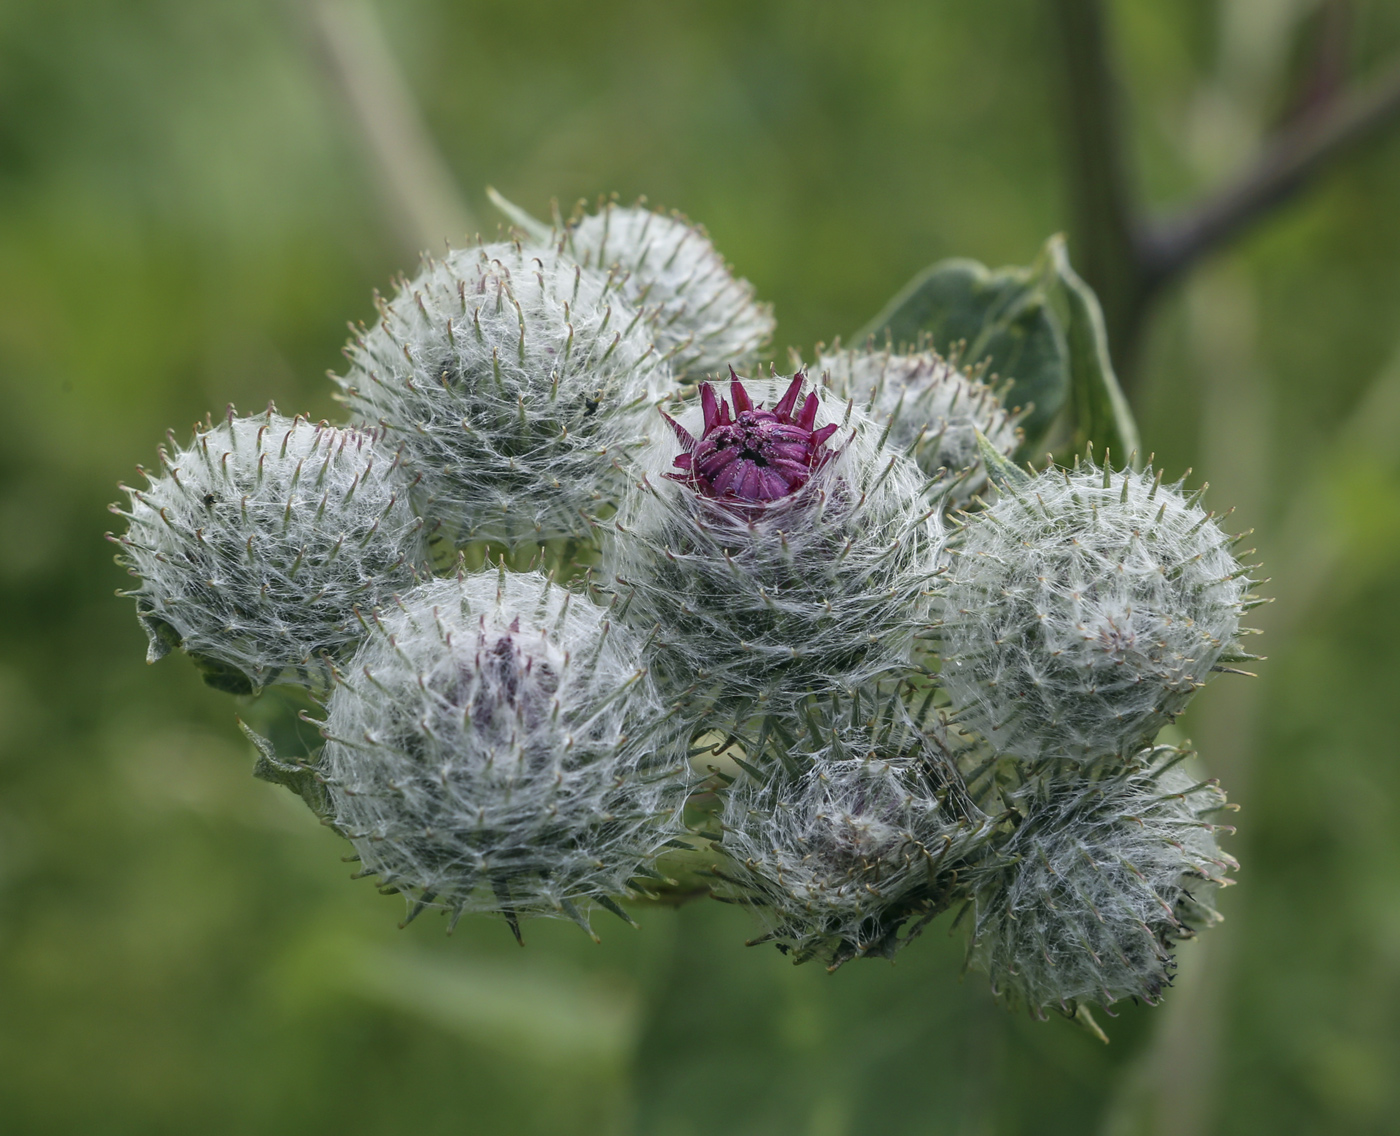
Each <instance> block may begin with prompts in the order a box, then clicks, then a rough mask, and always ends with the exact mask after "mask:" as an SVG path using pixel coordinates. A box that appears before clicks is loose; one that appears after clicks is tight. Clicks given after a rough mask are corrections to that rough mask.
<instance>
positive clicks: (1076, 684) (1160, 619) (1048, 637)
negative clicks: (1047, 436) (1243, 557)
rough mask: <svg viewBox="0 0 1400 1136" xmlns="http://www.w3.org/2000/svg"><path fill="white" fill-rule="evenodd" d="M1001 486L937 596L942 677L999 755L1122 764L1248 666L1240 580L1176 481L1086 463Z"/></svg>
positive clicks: (959, 547)
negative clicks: (1204, 693) (1210, 681)
mask: <svg viewBox="0 0 1400 1136" xmlns="http://www.w3.org/2000/svg"><path fill="white" fill-rule="evenodd" d="M1003 464H1004V463H1003ZM1007 468H1008V469H1009V468H1010V467H1007ZM1001 488H1002V492H1001V496H1000V498H999V499H998V501H997V503H996V504H995V505H993V506H991V507H990V508H987V509H985V510H983V511H981V512H979V513H974V514H971V515H970V516H968V517H967V519H966V522H965V524H964V525H963V527H962V529H961V531H960V532H958V533H957V534H956V536H955V537H954V539H953V540H952V542H951V548H950V551H951V552H952V562H951V567H950V568H949V571H948V577H947V582H946V584H945V585H944V586H943V587H942V589H941V609H942V610H941V616H942V647H943V662H942V680H941V681H942V683H943V685H944V687H945V688H946V689H947V692H948V696H949V697H950V698H951V700H952V703H953V705H954V707H956V708H957V709H958V711H959V718H960V721H962V722H964V723H966V724H967V725H969V726H971V727H973V728H975V729H976V730H978V731H980V732H981V733H982V734H984V735H985V736H986V738H987V740H988V741H989V742H991V743H992V745H993V746H994V747H996V748H997V749H999V750H1001V751H1003V752H1005V753H1008V754H1013V755H1016V756H1018V757H1021V758H1024V759H1027V760H1037V759H1040V758H1043V757H1057V758H1069V759H1076V760H1085V759H1090V758H1095V757H1099V756H1103V755H1106V754H1125V755H1126V754H1130V753H1132V752H1133V751H1135V750H1136V749H1138V748H1140V747H1141V746H1143V745H1145V744H1148V743H1150V742H1151V740H1152V739H1153V737H1154V736H1155V735H1156V732H1157V730H1158V729H1160V728H1161V727H1162V726H1163V725H1165V724H1166V723H1168V722H1170V721H1171V720H1172V719H1174V718H1175V717H1176V715H1177V714H1179V713H1180V712H1181V711H1182V710H1183V709H1184V708H1185V706H1186V704H1187V702H1189V701H1190V699H1191V697H1192V695H1194V694H1195V692H1196V691H1197V690H1198V689H1199V688H1200V686H1201V685H1202V684H1203V683H1204V682H1205V680H1206V679H1207V678H1208V677H1209V676H1210V673H1211V671H1212V670H1215V669H1219V668H1220V666H1221V665H1222V664H1223V663H1225V662H1228V661H1231V660H1234V659H1237V658H1242V657H1247V656H1243V655H1242V653H1241V652H1240V651H1239V648H1238V645H1237V641H1238V636H1239V635H1240V633H1241V628H1240V622H1239V621H1240V617H1241V615H1242V614H1243V612H1244V611H1245V609H1246V608H1247V607H1248V606H1250V605H1251V604H1252V603H1253V602H1254V601H1253V600H1252V599H1251V597H1250V595H1249V589H1250V585H1251V581H1250V579H1249V577H1248V574H1247V570H1246V569H1245V568H1244V567H1243V566H1241V564H1240V563H1239V562H1238V561H1237V560H1236V559H1235V557H1234V555H1233V553H1232V552H1231V546H1232V543H1233V541H1232V539H1231V538H1230V537H1228V536H1226V535H1225V534H1224V533H1223V532H1222V531H1221V529H1220V526H1219V525H1218V524H1217V523H1216V522H1215V520H1214V519H1213V516H1212V515H1211V514H1208V513H1206V512H1205V511H1204V510H1203V509H1202V508H1201V507H1200V506H1199V505H1198V504H1197V503H1196V500H1195V499H1194V498H1189V499H1188V498H1187V497H1186V496H1184V495H1183V493H1182V492H1181V487H1180V484H1179V483H1178V484H1177V485H1163V484H1162V483H1161V476H1160V474H1159V475H1157V476H1155V477H1154V476H1153V475H1152V473H1151V472H1150V471H1149V472H1146V473H1135V472H1133V471H1132V470H1123V471H1121V472H1119V473H1113V472H1111V470H1109V469H1108V468H1102V469H1100V468H1099V467H1097V466H1095V465H1093V464H1092V463H1087V464H1084V465H1077V466H1076V468H1075V469H1073V470H1059V469H1051V470H1046V471H1045V472H1044V473H1041V474H1039V475H1037V476H1035V477H1027V476H1026V475H1025V474H1024V473H1019V474H1017V473H1016V472H1015V471H1014V470H1012V471H1011V473H1009V474H1008V475H1007V476H1006V479H1005V480H1004V481H1003V483H1002V487H1001Z"/></svg>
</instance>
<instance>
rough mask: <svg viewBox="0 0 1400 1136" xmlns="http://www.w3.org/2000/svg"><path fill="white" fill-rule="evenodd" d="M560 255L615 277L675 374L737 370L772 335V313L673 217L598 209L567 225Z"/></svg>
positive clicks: (704, 239)
mask: <svg viewBox="0 0 1400 1136" xmlns="http://www.w3.org/2000/svg"><path fill="white" fill-rule="evenodd" d="M564 249H565V251H567V252H568V253H569V254H570V255H572V256H573V257H574V258H575V259H577V260H578V261H580V262H581V263H582V264H585V265H589V266H592V267H594V268H599V269H611V268H613V267H616V268H618V269H620V270H621V271H622V272H623V273H624V274H625V278H624V280H623V282H622V288H623V290H624V291H625V293H626V294H627V297H628V299H630V300H631V301H632V302H633V303H634V304H636V305H637V306H638V307H641V308H643V309H644V310H645V311H646V313H647V318H648V320H649V322H650V324H651V328H652V334H653V336H654V337H655V339H656V344H657V347H658V348H659V349H660V350H661V352H662V354H663V355H664V356H665V357H666V358H667V359H669V360H670V361H671V362H672V364H673V365H674V367H675V369H676V371H677V372H678V373H680V374H690V375H703V374H707V373H710V372H715V371H722V370H723V369H724V368H725V367H726V366H730V365H732V366H734V367H735V368H737V369H742V368H744V367H745V366H747V365H749V364H750V363H753V362H754V361H756V360H757V358H758V353H759V351H760V350H761V349H762V348H763V347H764V345H766V344H767V342H768V340H769V339H770V338H771V337H772V335H773V328H774V321H773V312H772V309H771V308H770V307H769V306H768V305H767V304H760V303H758V302H757V301H756V300H755V299H754V290H753V285H752V284H750V283H749V282H748V281H747V280H742V279H739V278H737V277H736V276H735V275H734V273H733V271H732V270H731V269H730V267H729V265H728V264H726V263H725V261H724V258H723V257H722V256H720V254H719V253H718V252H717V251H716V250H715V246H714V245H713V244H712V243H711V242H710V238H709V236H708V235H707V234H706V233H705V230H704V229H702V228H701V227H700V226H699V225H695V224H692V223H691V222H690V221H688V220H686V219H685V218H683V217H681V216H680V215H679V214H666V213H656V212H653V211H652V210H649V209H642V208H637V207H625V206H619V205H615V204H608V205H605V206H604V207H603V208H602V209H601V210H600V211H599V212H597V213H592V214H585V215H584V216H583V217H580V218H579V219H577V220H575V221H573V222H571V223H570V224H569V226H568V228H567V229H566V230H565V233H564Z"/></svg>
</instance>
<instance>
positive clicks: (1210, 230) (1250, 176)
mask: <svg viewBox="0 0 1400 1136" xmlns="http://www.w3.org/2000/svg"><path fill="white" fill-rule="evenodd" d="M1398 116H1400V64H1397V65H1395V66H1392V67H1391V69H1390V70H1389V71H1388V72H1387V73H1386V74H1385V75H1384V76H1382V77H1381V78H1380V79H1377V80H1375V81H1373V82H1372V83H1371V84H1370V85H1369V86H1367V87H1366V88H1365V89H1363V90H1357V91H1352V92H1349V93H1347V94H1344V95H1340V96H1338V97H1336V98H1334V99H1332V100H1329V102H1328V103H1327V104H1325V105H1324V106H1323V107H1322V108H1321V109H1320V110H1318V111H1315V112H1314V113H1312V114H1308V115H1306V116H1304V117H1303V118H1301V119H1299V120H1298V121H1297V122H1295V123H1294V124H1293V125H1291V126H1289V127H1287V128H1285V129H1283V130H1282V131H1280V132H1279V133H1277V134H1275V135H1274V137H1273V138H1271V139H1270V140H1269V141H1268V142H1267V143H1265V145H1264V148H1263V150H1262V151H1261V152H1260V154H1259V157H1258V158H1257V159H1256V160H1255V161H1254V163H1253V164H1252V165H1251V166H1250V168H1249V169H1247V170H1246V171H1245V172H1244V173H1243V174H1241V175H1240V176H1239V177H1238V178H1236V179H1235V181H1234V182H1232V183H1231V184H1229V185H1226V186H1224V187H1223V188H1221V189H1219V190H1217V191H1216V192H1214V193H1212V194H1210V195H1209V196H1208V197H1206V199H1205V200H1203V201H1201V202H1200V203H1198V204H1196V205H1194V206H1191V207H1190V208H1188V209H1186V210H1185V211H1183V212H1182V213H1180V214H1178V215H1177V216H1175V217H1172V218H1168V219H1165V220H1162V221H1158V222H1157V223H1155V224H1154V225H1152V226H1151V227H1150V228H1149V229H1148V230H1147V231H1146V233H1145V234H1144V237H1145V239H1144V241H1143V244H1142V247H1141V249H1140V250H1139V254H1140V256H1141V259H1142V269H1143V271H1144V272H1145V273H1146V275H1147V279H1148V285H1149V291H1151V290H1154V289H1155V288H1157V287H1159V286H1160V285H1161V284H1163V283H1165V282H1166V281H1168V280H1170V279H1171V278H1172V277H1173V276H1176V275H1178V274H1179V273H1181V272H1182V271H1184V270H1185V269H1187V268H1189V267H1190V266H1191V265H1192V264H1194V263H1195V262H1196V261H1198V260H1200V259H1201V257H1203V256H1205V255H1206V254H1208V253H1210V252H1213V251H1214V250H1215V249H1217V248H1219V247H1220V246H1221V245H1223V244H1225V243H1226V242H1227V241H1229V240H1231V239H1233V238H1234V237H1236V236H1238V235H1239V234H1240V233H1241V232H1243V231H1244V230H1245V229H1247V228H1248V227H1249V226H1250V225H1252V224H1254V223H1255V222H1257V221H1258V220H1260V219H1261V218H1262V217H1264V216H1265V215H1266V214H1267V213H1268V212H1269V211H1270V210H1272V209H1274V208H1276V207H1278V206H1279V205H1281V204H1283V203H1284V202H1285V201H1287V200H1288V199H1289V198H1291V197H1292V196H1293V195H1294V194H1295V193H1297V192H1298V191H1299V190H1300V189H1302V188H1303V187H1304V186H1306V185H1307V184H1308V183H1309V182H1310V181H1312V180H1313V179H1314V178H1315V177H1316V176H1317V175H1319V174H1320V173H1322V172H1324V171H1325V170H1326V169H1328V168H1329V167H1330V166H1331V165H1332V164H1333V163H1334V162H1335V161H1336V160H1337V159H1338V158H1340V157H1341V156H1342V155H1343V154H1345V153H1346V152H1347V151H1349V150H1352V149H1354V148H1355V147H1357V146H1359V145H1360V144H1361V143H1363V142H1366V141H1367V140H1369V139H1370V138H1371V137H1373V136H1374V135H1376V134H1378V133H1380V132H1381V131H1382V130H1384V129H1385V128H1387V127H1389V126H1390V125H1391V124H1392V123H1393V122H1394V121H1395V120H1396V118H1397V117H1398Z"/></svg>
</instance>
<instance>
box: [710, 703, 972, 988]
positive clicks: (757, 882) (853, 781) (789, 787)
mask: <svg viewBox="0 0 1400 1136" xmlns="http://www.w3.org/2000/svg"><path fill="white" fill-rule="evenodd" d="M805 709H806V713H805V715H804V720H803V725H802V727H801V728H800V729H799V731H798V733H797V734H796V736H794V737H790V738H785V739H782V740H781V741H780V740H779V738H778V737H775V736H772V735H770V736H769V738H768V739H767V741H768V743H769V744H767V745H765V743H764V741H763V740H762V739H760V740H758V741H757V742H756V743H755V742H754V741H752V740H751V739H745V741H744V745H745V752H746V753H747V754H748V756H747V757H746V758H743V759H739V761H738V764H739V765H740V767H741V772H740V773H739V775H738V776H737V777H736V779H735V780H734V782H733V783H732V784H731V785H730V786H729V787H728V789H727V792H726V794H725V802H724V807H723V810H722V811H721V813H720V814H719V817H718V823H719V826H720V829H721V831H720V833H719V834H718V836H717V837H716V838H715V839H714V848H715V850H716V852H717V853H722V855H723V859H722V860H720V861H719V862H718V863H717V864H716V866H715V867H714V869H713V870H714V873H715V875H716V877H717V878H718V879H719V880H720V881H721V882H720V884H719V886H718V887H717V889H716V894H717V895H719V896H720V897H721V898H725V899H728V900H730V901H731V902H739V903H744V904H747V905H749V906H751V907H753V909H754V911H755V912H756V913H757V915H758V916H759V918H760V919H761V920H762V921H763V922H764V923H765V924H766V925H767V930H766V933H765V934H764V935H763V936H762V937H761V938H760V939H758V940H755V941H756V942H768V941H772V942H775V943H776V944H777V945H778V946H779V948H780V949H782V950H784V951H787V952H791V954H792V956H793V960H794V961H795V962H802V961H804V960H806V959H809V958H812V957H816V956H821V957H823V958H825V959H826V961H827V962H828V964H829V965H830V966H831V967H832V969H835V968H836V967H838V966H840V965H841V964H842V963H844V962H846V961H847V960H849V959H852V958H856V957H860V956H884V957H892V956H893V955H894V953H895V952H896V951H897V950H899V949H900V948H901V947H902V946H904V945H905V944H906V943H907V942H909V940H910V939H911V938H912V937H913V936H914V935H916V934H917V933H918V931H919V930H920V929H922V927H923V926H924V925H925V924H926V923H928V922H929V920H931V919H933V918H934V917H935V916H937V915H938V914H939V913H941V912H942V911H943V910H945V909H946V908H947V907H948V905H949V904H950V903H952V902H953V901H954V900H960V899H961V898H963V893H962V892H961V891H960V889H959V872H958V869H959V868H960V867H961V866H962V865H963V863H964V860H965V858H966V857H967V856H968V855H969V854H970V853H971V852H972V851H973V850H974V849H976V848H977V847H978V846H979V845H980V844H982V843H983V842H984V841H985V840H986V838H987V836H988V833H989V832H990V829H991V824H990V822H989V820H988V818H986V817H985V816H983V814H982V813H981V812H980V810H978V809H977V807H976V806H975V805H974V804H973V803H972V802H971V801H970V800H969V799H968V797H967V795H966V793H965V792H964V791H963V788H962V784H961V781H960V779H959V777H958V774H957V771H956V769H955V767H954V765H953V764H952V762H951V761H950V759H949V756H948V754H947V753H946V752H945V751H944V750H942V749H941V748H940V747H939V746H938V745H936V744H934V742H933V741H932V740H931V739H929V738H928V737H926V736H924V735H923V734H921V733H920V732H919V731H917V730H914V729H913V728H912V727H911V726H910V724H909V722H908V721H907V719H906V718H905V716H904V715H903V714H902V712H900V711H899V709H898V702H897V700H894V701H890V702H887V703H886V705H885V707H884V708H883V709H881V710H875V709H873V708H872V703H871V702H870V701H868V700H867V701H866V702H865V703H864V712H862V702H861V700H860V699H859V698H858V697H857V698H853V699H847V700H835V701H834V702H833V703H831V704H829V705H824V706H820V707H819V706H816V705H809V706H808V707H806V708H805ZM902 930H903V931H904V934H903V935H901V933H900V932H901V931H902Z"/></svg>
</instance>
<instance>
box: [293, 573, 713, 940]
mask: <svg viewBox="0 0 1400 1136" xmlns="http://www.w3.org/2000/svg"><path fill="white" fill-rule="evenodd" d="M324 733H325V737H326V745H325V749H324V751H323V754H322V756H321V759H320V761H319V763H318V764H317V766H316V771H317V773H318V774H319V776H320V777H321V778H322V779H323V780H324V783H325V793H326V805H325V809H326V812H327V814H328V816H329V817H330V819H331V820H332V821H333V823H334V824H335V826H336V827H337V828H338V829H339V830H340V831H341V832H343V833H344V834H345V835H346V836H347V837H349V839H350V840H351V841H352V842H353V843H354V845H355V849H356V851H357V852H358V853H359V855H360V859H361V860H362V861H363V863H364V871H365V873H376V874H378V876H379V878H380V882H381V885H383V886H386V887H390V888H394V889H397V890H399V891H402V892H405V893H406V894H408V895H410V896H412V897H415V898H416V899H417V900H418V901H420V902H421V903H423V904H434V905H437V906H441V907H445V908H447V909H449V910H451V911H452V912H454V913H455V914H460V913H462V912H463V911H493V912H496V913H499V914H501V915H503V916H505V917H506V918H507V919H510V920H512V921H513V920H514V919H515V918H516V917H517V916H521V915H562V916H567V917H569V918H573V919H576V920H579V921H582V920H583V918H584V912H585V911H586V909H587V907H588V905H590V904H592V903H598V904H601V905H603V906H605V907H608V908H609V909H613V910H615V909H616V905H615V902H614V900H615V899H616V898H621V897H623V896H626V895H628V894H629V889H630V887H631V885H632V882H633V881H634V880H636V879H637V878H638V877H642V876H646V875H648V874H654V873H651V870H650V868H649V862H650V860H651V859H652V857H653V856H654V855H655V853H656V852H657V851H658V849H659V848H660V847H661V846H662V845H663V844H664V843H665V842H666V841H667V840H668V839H669V838H670V837H671V836H672V835H673V834H674V831H673V830H674V829H675V828H676V827H677V823H678V822H677V821H676V816H677V813H678V810H679V807H680V804H681V798H682V796H683V794H684V790H685V787H686V781H687V777H688V773H687V767H686V765H685V749H684V746H680V745H676V744H674V742H673V741H668V740H667V739H668V736H669V735H668V733H667V724H666V717H665V708H664V706H663V705H662V703H661V701H660V699H659V697H658V696H657V693H656V690H655V688H654V687H653V685H652V683H651V681H650V680H649V679H648V677H647V676H646V674H645V672H644V670H643V669H642V665H641V644H640V642H639V641H638V639H637V638H636V637H635V636H633V635H632V634H631V633H630V632H628V631H627V630H626V629H624V628H620V627H615V626H613V625H612V624H611V623H610V622H609V620H608V616H607V612H606V611H604V610H603V609H601V608H599V607H597V606H596V605H594V604H592V603H590V602H589V601H587V600H586V599H584V598H582V597H580V596H577V595H574V594H572V593H570V592H567V591H565V590H564V589H563V588H560V587H558V586H555V585H551V584H550V582H549V581H548V580H547V579H546V578H545V577H543V576H541V575H540V574H538V573H507V572H501V573H496V572H492V571H487V572H483V573H476V574H473V575H467V576H462V577H459V578H456V579H443V580H435V581H433V582H431V583H429V584H425V585H423V586H422V587H419V588H417V589H415V590H414V591H412V592H410V593H408V594H407V595H405V596H403V597H401V598H400V600H399V602H398V603H397V604H396V605H395V606H394V607H392V608H390V609H387V610H385V611H383V612H381V613H380V614H379V616H378V618H377V619H376V620H375V622H374V626H373V629H372V631H371V633H370V635H369V637H368V639H367V640H366V641H365V643H364V645H363V646H362V647H361V649H360V651H359V652H358V653H357V654H356V655H355V657H354V659H353V661H352V662H351V663H350V664H349V665H348V666H347V667H346V668H345V669H344V672H343V673H342V674H340V675H339V676H338V681H337V686H336V689H335V691H334V693H333V694H332V696H331V699H330V703H329V707H328V714H327V720H326V723H325V727H324Z"/></svg>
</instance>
